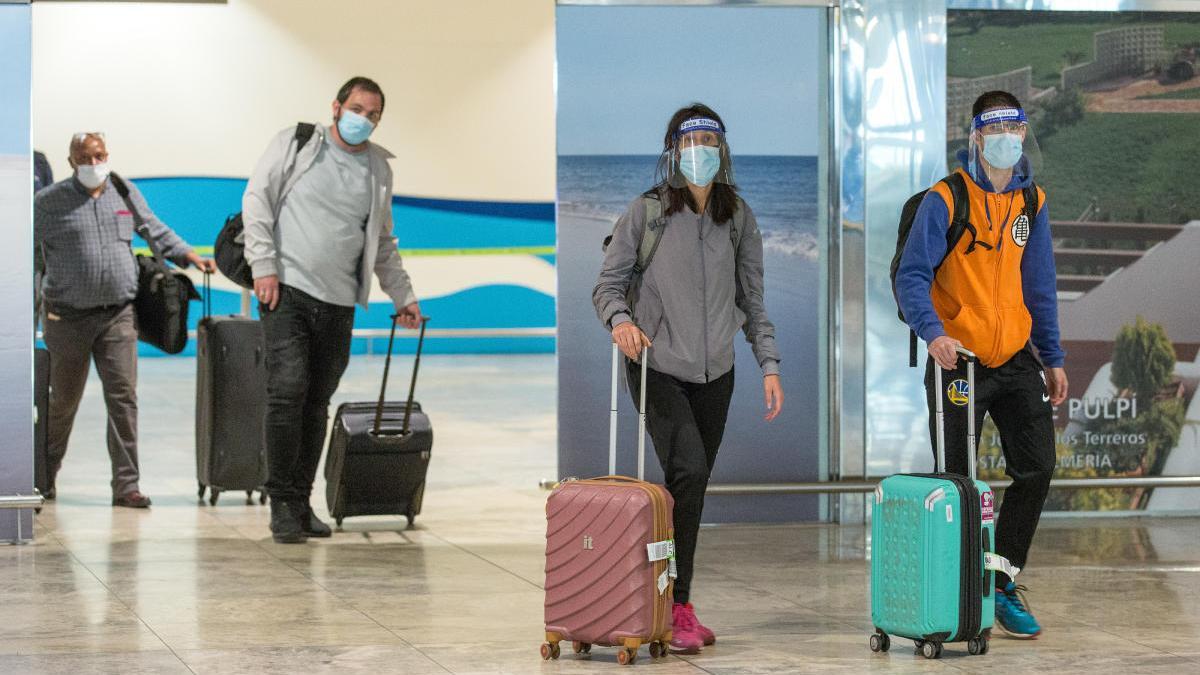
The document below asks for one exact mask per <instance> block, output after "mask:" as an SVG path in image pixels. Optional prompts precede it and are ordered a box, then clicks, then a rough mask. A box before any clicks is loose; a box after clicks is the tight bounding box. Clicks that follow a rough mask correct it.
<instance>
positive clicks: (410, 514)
mask: <svg viewBox="0 0 1200 675" xmlns="http://www.w3.org/2000/svg"><path fill="white" fill-rule="evenodd" d="M404 517H405V518H408V527H409V528H410V529H411V528H412V526H413V521H414V520H416V519H417V516H416V515H414V514H413V512H412V511H409V512H408V513H406V514H404Z"/></svg>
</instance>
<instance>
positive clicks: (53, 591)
mask: <svg viewBox="0 0 1200 675" xmlns="http://www.w3.org/2000/svg"><path fill="white" fill-rule="evenodd" d="M380 365H381V363H380V361H379V360H377V359H376V360H372V359H356V360H355V362H354V363H353V364H352V366H351V371H350V373H348V375H347V378H346V380H345V382H344V386H343V388H342V391H341V392H340V395H339V398H340V399H347V398H353V399H370V398H371V397H372V396H373V395H374V389H375V387H376V386H377V385H376V380H375V377H376V373H377V372H378V368H379V367H380ZM193 368H194V363H192V362H190V361H187V360H149V359H146V360H143V361H142V379H141V386H142V389H141V393H142V415H143V417H142V430H143V447H142V456H143V460H142V466H143V473H144V476H145V479H144V482H143V489H144V490H145V491H146V492H147V493H148V494H150V495H151V496H152V497H153V498H154V500H155V505H154V508H153V509H151V510H150V511H145V512H139V511H128V510H114V509H112V508H111V507H110V506H108V505H107V504H108V498H109V496H108V492H107V475H108V468H107V456H106V455H105V453H104V450H103V446H102V438H103V418H102V409H101V403H100V393H99V388H98V387H97V386H95V384H96V383H93V386H91V387H90V388H89V390H88V393H87V395H86V399H85V402H84V408H83V410H82V411H81V414H80V419H79V421H78V423H77V427H76V437H75V439H74V442H73V444H72V447H71V451H70V454H69V456H68V462H67V467H66V468H65V469H64V471H63V473H62V475H61V477H60V481H59V492H60V497H59V501H58V502H57V503H55V504H52V505H49V506H48V507H47V508H46V509H45V511H43V513H42V514H41V516H39V518H38V531H37V541H36V543H34V544H31V545H27V546H21V547H12V546H0V672H2V673H25V672H38V673H46V672H54V673H57V672H63V673H91V672H121V673H143V672H144V673H176V672H178V673H187V672H196V673H240V672H247V673H264V672H270V673H276V672H278V673H309V672H369V673H446V672H455V673H498V672H503V673H536V672H561V673H587V672H616V671H618V670H619V667H618V666H617V665H616V663H615V659H614V652H613V650H606V649H602V648H597V649H596V650H594V652H593V654H592V655H591V656H590V658H584V659H577V658H575V657H574V656H567V655H564V656H563V658H562V659H561V660H559V661H556V662H542V661H541V660H540V657H539V656H538V655H537V648H538V645H539V644H540V638H541V629H542V626H541V624H540V617H541V589H540V583H541V571H542V555H541V553H542V551H541V547H542V527H543V521H542V504H543V500H544V498H545V495H544V493H542V492H540V491H539V490H538V489H537V487H536V483H537V481H538V479H540V478H543V477H550V476H551V475H552V474H553V473H554V469H553V467H554V461H553V455H554V451H553V444H554V435H553V428H554V414H553V406H554V370H553V368H554V362H553V359H551V358H541V357H535V358H524V357H520V358H508V359H503V360H500V361H496V360H494V359H485V358H453V359H450V358H434V357H431V358H429V359H428V360H427V361H426V364H425V365H424V366H423V371H422V372H423V373H425V379H424V380H423V382H424V383H425V384H424V389H423V395H422V397H421V398H422V399H423V400H424V402H425V403H426V405H427V407H428V409H429V410H430V411H431V414H432V415H433V417H434V423H435V427H436V429H437V434H438V436H437V442H436V446H435V453H436V454H435V458H434V462H433V468H432V469H431V473H430V487H429V491H428V493H427V496H426V503H425V513H424V514H422V515H421V516H420V517H418V519H417V527H416V528H415V529H413V530H408V531H402V530H401V527H402V522H401V521H397V520H392V519H388V518H365V519H354V520H350V521H347V522H346V531H345V532H343V533H338V534H336V535H335V536H334V537H333V538H332V539H331V540H325V541H318V542H311V543H309V544H306V545H303V546H280V545H276V544H273V543H271V541H270V538H269V537H268V536H267V529H266V523H267V509H266V508H265V507H261V506H258V505H246V504H244V500H241V499H238V498H237V497H238V495H227V496H226V497H225V498H223V500H222V501H221V502H220V503H219V504H218V505H217V506H216V507H209V506H207V505H204V506H201V505H198V504H197V503H196V499H195V483H194V480H193V476H194V459H193V454H192V435H191V419H192V416H191V406H192V402H193V400H194V399H193V393H192V379H191V373H192V370H193ZM402 368H403V367H402ZM518 381H519V382H520V383H521V384H520V385H519V386H517V385H516V384H515V383H516V382H518ZM318 493H319V494H320V495H323V486H318ZM323 501H324V500H323V498H322V499H317V500H316V502H315V505H316V506H317V510H318V512H319V513H320V512H322V511H323V510H324V508H323V507H324V504H323ZM864 535H865V533H864V530H863V529H862V528H861V527H834V526H815V525H814V526H789V527H777V526H773V527H750V526H745V527H721V528H711V529H705V530H704V531H703V533H702V535H701V543H700V557H699V560H698V573H697V581H696V600H697V605H698V608H699V610H700V614H701V617H702V618H703V619H704V620H705V622H706V623H708V624H709V625H711V626H712V627H713V628H715V629H716V631H717V633H718V634H719V636H720V641H719V642H718V644H717V645H716V646H715V647H710V648H708V649H706V650H705V651H704V653H703V654H701V655H699V656H694V657H686V658H679V657H671V658H668V659H665V660H660V661H656V662H651V661H650V660H649V659H648V658H647V657H646V656H645V655H644V653H643V658H642V659H641V660H639V661H638V663H637V664H636V665H635V666H634V668H635V669H636V671H637V672H656V673H683V672H695V673H699V672H709V673H799V672H819V671H826V670H829V671H842V672H851V673H853V672H864V671H870V672H897V673H907V672H947V673H955V672H960V671H967V672H972V671H974V672H984V671H990V672H1006V673H1016V672H1026V671H1034V670H1039V671H1043V672H1054V673H1066V672H1079V673H1084V672H1086V673H1100V672H1122V673H1155V672H1161V673H1173V674H1177V675H1178V674H1182V673H1187V672H1200V536H1197V535H1200V521H1198V520H1196V519H1183V518H1176V519H1157V520H1154V519H1137V520H1133V519H1118V520H1101V519H1073V520H1065V519H1047V520H1046V521H1045V522H1044V524H1043V527H1042V529H1041V531H1040V532H1039V535H1038V539H1037V542H1036V544H1035V548H1036V550H1035V554H1034V555H1035V558H1034V564H1033V566H1032V567H1031V569H1030V570H1029V572H1028V574H1027V575H1023V581H1024V582H1025V583H1027V584H1028V585H1029V586H1030V587H1031V589H1032V592H1031V596H1030V600H1031V602H1032V604H1033V606H1034V609H1035V610H1036V612H1037V615H1038V616H1039V618H1041V620H1042V621H1043V623H1044V624H1045V626H1046V629H1047V632H1046V634H1045V635H1044V636H1043V637H1042V638H1041V639H1039V640H1037V641H1033V642H1021V641H1016V640H1007V639H999V638H998V639H997V640H996V641H995V642H994V643H993V648H992V651H991V653H990V654H989V655H988V656H985V657H969V656H967V655H966V652H965V649H962V648H961V646H959V645H953V646H949V647H947V651H946V654H945V656H944V657H943V658H942V659H941V660H940V661H936V662H927V661H924V660H923V659H921V658H919V657H916V656H914V655H913V653H912V650H911V649H910V648H905V647H904V646H903V645H902V644H899V643H901V642H903V641H900V640H897V641H896V642H897V644H895V645H894V646H893V650H892V652H891V653H890V654H872V653H871V652H870V651H869V650H868V649H867V644H866V643H867V639H866V638H867V634H868V631H869V629H870V625H869V621H868V615H869V611H868V599H867V586H868V579H867V572H866V564H865V562H864V549H865V544H866V542H865V536H864Z"/></svg>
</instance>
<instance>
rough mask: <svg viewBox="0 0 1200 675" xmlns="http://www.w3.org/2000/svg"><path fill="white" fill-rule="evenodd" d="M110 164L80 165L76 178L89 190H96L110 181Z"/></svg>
mask: <svg viewBox="0 0 1200 675" xmlns="http://www.w3.org/2000/svg"><path fill="white" fill-rule="evenodd" d="M108 173H109V171H108V162H104V163H102V164H80V165H79V166H77V167H75V177H76V178H78V179H79V182H80V183H83V186H84V187H85V188H87V189H89V190H95V189H96V188H98V187H100V186H101V185H103V184H104V181H105V180H107V179H108Z"/></svg>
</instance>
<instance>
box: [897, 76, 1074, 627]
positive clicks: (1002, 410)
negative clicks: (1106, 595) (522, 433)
mask: <svg viewBox="0 0 1200 675" xmlns="http://www.w3.org/2000/svg"><path fill="white" fill-rule="evenodd" d="M972 114H973V115H974V117H973V119H972V124H971V137H970V142H969V145H968V147H967V149H965V150H963V151H962V152H960V153H959V161H960V162H961V163H962V167H961V168H960V169H958V171H956V172H955V173H954V174H951V175H950V176H949V177H947V178H945V179H943V180H941V181H939V182H938V183H937V184H936V185H934V186H933V187H932V188H930V189H929V191H928V192H927V193H926V194H925V197H924V198H923V199H922V200H921V202H920V206H919V207H918V209H917V212H916V215H915V217H914V218H913V221H912V229H911V231H910V232H909V234H908V238H907V241H906V242H905V243H904V248H903V253H902V255H901V257H900V263H899V267H898V268H897V271H896V277H895V289H896V300H897V302H898V303H899V305H900V310H901V312H902V314H903V316H904V319H905V321H906V322H907V323H908V324H909V327H910V328H912V330H913V332H914V333H916V335H917V336H919V337H920V338H921V339H922V340H924V341H925V342H926V343H927V344H928V346H929V360H928V363H927V364H926V371H925V387H926V399H927V401H926V403H927V406H928V409H929V420H930V421H929V426H930V436H931V437H934V435H935V433H936V432H935V428H936V422H935V419H936V418H935V414H936V413H935V410H936V407H937V399H936V398H934V397H937V396H940V397H942V405H943V407H944V408H945V438H946V446H945V452H946V470H947V471H949V472H950V473H956V474H960V475H966V474H967V469H968V467H967V462H968V459H967V441H966V429H967V419H966V417H967V410H968V408H967V407H965V406H966V400H965V397H961V396H958V395H957V394H960V393H962V390H961V389H956V388H955V385H956V384H959V383H960V382H961V385H960V386H965V385H966V380H965V379H964V378H966V374H965V373H966V368H965V364H963V363H962V362H960V360H959V358H958V352H957V350H958V348H960V347H965V348H966V349H968V350H970V351H971V352H974V354H975V355H976V356H977V357H978V362H979V367H978V368H977V369H976V375H975V385H974V386H975V391H974V392H973V394H974V396H975V418H976V419H975V424H976V426H977V427H978V425H981V424H982V423H983V416H984V415H985V414H990V415H991V417H992V420H993V421H994V422H995V423H996V428H997V430H998V431H999V432H1000V440H1001V446H1002V448H1003V452H1004V459H1005V462H1006V464H1007V472H1008V475H1009V476H1011V477H1012V479H1013V484H1012V487H1010V488H1008V490H1006V491H1005V493H1004V502H1003V504H1002V507H1003V508H1002V509H1001V512H1000V515H999V517H998V518H997V519H996V547H995V550H996V553H997V554H998V555H999V556H1001V557H1002V558H1004V559H1007V561H1008V562H1009V563H1011V566H1012V567H1011V569H1008V570H1006V571H1002V572H997V573H996V575H995V583H996V621H997V623H998V624H999V625H1000V627H1001V628H1002V629H1003V630H1004V631H1005V632H1007V633H1008V634H1010V635H1012V636H1015V637H1021V638H1032V637H1034V636H1036V635H1038V634H1039V633H1040V632H1041V630H1042V628H1041V626H1040V624H1038V622H1037V620H1036V619H1034V617H1033V614H1032V613H1031V612H1030V611H1029V608H1028V606H1027V605H1026V604H1025V601H1024V595H1023V592H1022V591H1024V587H1023V586H1017V585H1016V584H1015V581H1014V579H1013V577H1015V576H1016V575H1017V572H1018V571H1019V570H1020V568H1023V567H1025V565H1026V561H1027V556H1028V554H1029V547H1030V544H1031V542H1032V541H1033V535H1034V532H1035V531H1036V530H1037V525H1038V520H1039V518H1040V516H1041V512H1042V505H1043V504H1044V503H1045V501H1046V493H1047V491H1048V490H1049V487H1050V477H1051V475H1052V474H1053V473H1054V466H1055V464H1056V457H1055V447H1054V424H1053V421H1052V415H1053V409H1052V406H1057V405H1059V404H1061V403H1062V402H1063V401H1064V400H1065V399H1066V397H1067V376H1066V372H1065V371H1064V370H1063V363H1064V359H1065V354H1064V353H1063V349H1062V345H1061V344H1060V343H1059V331H1058V294H1057V288H1056V274H1055V268H1054V249H1053V246H1052V242H1051V237H1050V221H1049V215H1048V212H1047V209H1046V194H1045V192H1044V191H1043V190H1042V189H1041V188H1040V187H1038V186H1037V185H1035V184H1034V182H1033V174H1034V166H1035V165H1036V164H1037V161H1038V153H1037V143H1036V142H1035V141H1034V138H1033V132H1032V131H1031V130H1030V128H1029V122H1028V120H1027V119H1026V116H1025V111H1024V110H1023V109H1022V108H1021V105H1020V103H1019V102H1018V101H1017V99H1016V97H1015V96H1013V95H1012V94H1009V93H1008V92H1003V91H991V92H987V93H985V94H983V95H982V96H980V97H979V99H978V100H976V102H975V107H974V110H973V111H972ZM934 368H942V369H944V370H946V371H952V372H953V373H954V374H953V375H949V376H947V377H948V379H949V381H950V382H951V385H950V388H948V389H947V390H945V391H937V390H935V388H934V385H933V382H934V379H935V378H934V370H933V369H934ZM952 391H953V393H954V394H955V395H953V396H952V395H951V392H952ZM934 451H935V452H936V449H935V450H934Z"/></svg>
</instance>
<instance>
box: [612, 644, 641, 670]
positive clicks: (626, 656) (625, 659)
mask: <svg viewBox="0 0 1200 675" xmlns="http://www.w3.org/2000/svg"><path fill="white" fill-rule="evenodd" d="M635 661H637V650H636V649H630V648H629V647H626V648H624V649H622V650H621V651H619V652H617V663H619V664H621V665H623V666H631V665H633V664H634V662H635Z"/></svg>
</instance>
